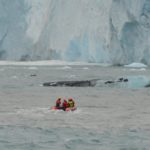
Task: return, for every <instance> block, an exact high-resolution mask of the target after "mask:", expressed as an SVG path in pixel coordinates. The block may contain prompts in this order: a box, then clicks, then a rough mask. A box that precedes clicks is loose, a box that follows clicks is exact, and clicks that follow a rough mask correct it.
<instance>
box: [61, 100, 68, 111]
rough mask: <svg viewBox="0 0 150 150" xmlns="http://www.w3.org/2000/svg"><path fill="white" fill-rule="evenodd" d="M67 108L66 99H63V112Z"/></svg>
mask: <svg viewBox="0 0 150 150" xmlns="http://www.w3.org/2000/svg"><path fill="white" fill-rule="evenodd" d="M67 107H68V102H67V100H66V99H64V101H63V104H62V109H63V110H64V111H65V110H66V108H67Z"/></svg>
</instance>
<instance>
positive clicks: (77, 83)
mask: <svg viewBox="0 0 150 150" xmlns="http://www.w3.org/2000/svg"><path fill="white" fill-rule="evenodd" d="M96 81H97V79H94V80H83V81H56V82H45V83H43V86H71V87H73V86H75V87H87V86H95V85H96Z"/></svg>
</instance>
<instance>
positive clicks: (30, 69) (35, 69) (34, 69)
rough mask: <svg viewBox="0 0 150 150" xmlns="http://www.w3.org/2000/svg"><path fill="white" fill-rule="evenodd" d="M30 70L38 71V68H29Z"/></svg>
mask: <svg viewBox="0 0 150 150" xmlns="http://www.w3.org/2000/svg"><path fill="white" fill-rule="evenodd" d="M28 69H30V70H37V69H38V68H37V67H29V68H28Z"/></svg>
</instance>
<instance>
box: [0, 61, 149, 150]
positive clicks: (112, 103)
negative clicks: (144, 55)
mask: <svg viewBox="0 0 150 150" xmlns="http://www.w3.org/2000/svg"><path fill="white" fill-rule="evenodd" d="M149 75H150V70H149V68H147V69H135V68H134V69H133V68H125V67H112V66H107V67H103V66H100V65H54V66H53V65H51V66H48V65H47V66H46V65H44V66H35V65H30V66H28V65H23V66H15V65H5V64H4V65H1V66H0V149H2V150H10V149H11V150H46V149H51V150H67V149H69V150H76V149H78V150H79V149H80V150H149V147H150V91H149V88H145V87H144V86H145V85H147V84H149V79H150V76H149ZM121 77H123V78H128V80H129V81H128V82H121V83H120V82H114V83H112V84H105V82H106V81H117V80H118V79H119V78H121ZM90 79H99V80H98V82H97V84H96V86H95V87H43V85H42V84H43V83H44V82H48V81H65V80H67V81H68V80H90ZM58 97H61V98H69V97H72V98H74V99H75V101H76V104H77V110H76V111H74V112H64V111H51V110H50V107H51V106H53V105H55V100H56V98H58Z"/></svg>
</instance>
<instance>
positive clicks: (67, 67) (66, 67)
mask: <svg viewBox="0 0 150 150" xmlns="http://www.w3.org/2000/svg"><path fill="white" fill-rule="evenodd" d="M62 69H71V67H69V66H64V67H62Z"/></svg>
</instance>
